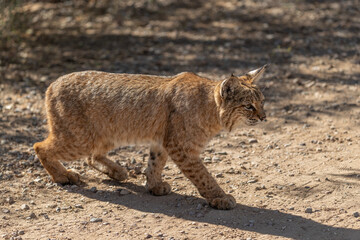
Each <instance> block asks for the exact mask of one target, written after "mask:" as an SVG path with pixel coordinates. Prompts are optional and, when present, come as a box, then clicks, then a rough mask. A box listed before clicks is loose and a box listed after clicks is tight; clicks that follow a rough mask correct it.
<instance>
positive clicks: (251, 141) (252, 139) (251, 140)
mask: <svg viewBox="0 0 360 240" xmlns="http://www.w3.org/2000/svg"><path fill="white" fill-rule="evenodd" d="M257 142H258V140H257V139H255V138H251V139H249V143H251V144H252V143H257Z"/></svg>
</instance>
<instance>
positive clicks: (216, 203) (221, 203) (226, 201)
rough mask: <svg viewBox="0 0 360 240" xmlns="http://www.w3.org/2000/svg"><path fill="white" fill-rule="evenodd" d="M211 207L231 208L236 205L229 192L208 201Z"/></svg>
mask: <svg viewBox="0 0 360 240" xmlns="http://www.w3.org/2000/svg"><path fill="white" fill-rule="evenodd" d="M209 204H210V206H211V207H213V208H216V209H220V210H229V209H233V208H234V207H235V206H236V201H235V198H234V197H233V196H231V195H230V194H227V195H225V196H224V197H219V198H214V199H212V200H211V201H209Z"/></svg>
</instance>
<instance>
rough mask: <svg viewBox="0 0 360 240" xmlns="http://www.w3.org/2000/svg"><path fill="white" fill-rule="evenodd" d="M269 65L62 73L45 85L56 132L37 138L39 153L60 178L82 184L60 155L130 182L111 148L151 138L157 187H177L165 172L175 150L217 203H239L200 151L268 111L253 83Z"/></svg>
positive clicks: (149, 172)
mask: <svg viewBox="0 0 360 240" xmlns="http://www.w3.org/2000/svg"><path fill="white" fill-rule="evenodd" d="M266 68H267V65H265V66H263V67H261V68H259V69H256V70H254V71H251V72H249V73H247V74H245V75H243V76H240V77H236V76H234V75H231V76H230V77H229V78H227V79H225V80H223V81H217V82H216V81H212V80H210V79H207V78H204V77H200V76H198V75H196V74H194V73H189V72H185V73H180V74H178V75H175V76H171V77H164V76H151V75H141V74H114V73H105V72H98V71H85V72H76V73H71V74H68V75H65V76H62V77H60V78H59V79H57V80H56V81H55V82H53V83H52V84H51V85H50V86H49V88H48V89H47V91H46V98H45V105H46V114H47V120H48V127H49V136H48V138H47V139H46V140H44V141H42V142H38V143H35V144H34V149H35V152H36V154H37V156H38V157H39V159H40V162H41V164H42V165H43V166H44V168H45V169H46V171H47V172H48V173H49V174H50V175H51V177H52V180H53V181H54V182H56V183H61V184H66V183H73V184H79V183H80V178H79V175H78V174H77V173H76V172H73V171H71V170H67V169H65V168H64V166H63V165H62V164H61V163H60V162H59V160H63V161H73V160H76V159H79V158H83V157H87V161H88V164H89V165H90V166H92V167H94V168H95V169H97V170H99V171H100V172H103V173H105V174H107V175H108V176H109V177H111V178H113V179H116V180H119V181H123V180H125V179H126V178H127V176H128V174H127V171H126V169H125V168H123V167H121V166H120V165H118V164H116V163H114V162H112V161H111V160H109V159H108V158H107V157H106V153H107V152H108V151H110V150H111V149H114V148H116V147H119V146H120V145H124V144H129V143H131V144H136V143H150V144H151V145H150V155H149V156H150V157H149V161H148V167H147V169H146V173H145V175H146V179H147V183H146V187H147V189H148V190H149V192H150V193H152V194H153V195H166V194H168V193H170V191H171V187H170V185H169V184H168V183H166V182H164V181H162V178H161V172H162V170H163V167H164V165H165V162H166V161H167V159H168V156H169V157H170V158H171V159H172V160H173V161H174V163H175V164H176V165H177V166H178V167H179V168H180V170H181V171H182V172H183V173H184V175H185V176H186V177H187V178H189V179H190V181H191V182H192V183H193V184H194V185H195V186H196V187H197V189H198V190H199V192H200V194H201V195H202V196H203V197H204V198H205V199H206V200H207V201H208V203H209V204H210V206H212V207H214V208H217V209H231V208H234V207H235V206H236V201H235V199H234V197H232V196H231V195H228V194H225V192H224V191H223V190H222V189H221V188H220V187H219V185H218V184H217V183H216V181H215V179H214V178H213V177H212V176H211V175H210V174H209V172H208V171H207V169H206V168H205V166H204V165H203V163H202V161H201V159H200V157H199V155H200V153H201V151H202V150H203V148H204V147H205V145H206V144H207V143H208V141H209V140H210V139H211V138H212V137H214V136H215V135H216V134H217V133H219V132H220V131H221V130H222V129H225V130H227V131H232V130H233V129H235V128H236V127H237V126H239V125H241V123H245V124H246V125H250V126H252V125H255V124H256V123H257V122H259V120H260V121H262V120H264V119H265V118H266V115H265V112H264V109H263V104H264V96H263V94H262V93H261V91H260V90H259V89H258V87H256V85H254V84H253V83H254V82H255V81H256V80H258V79H259V78H260V77H261V76H262V74H263V72H264V71H265V69H266Z"/></svg>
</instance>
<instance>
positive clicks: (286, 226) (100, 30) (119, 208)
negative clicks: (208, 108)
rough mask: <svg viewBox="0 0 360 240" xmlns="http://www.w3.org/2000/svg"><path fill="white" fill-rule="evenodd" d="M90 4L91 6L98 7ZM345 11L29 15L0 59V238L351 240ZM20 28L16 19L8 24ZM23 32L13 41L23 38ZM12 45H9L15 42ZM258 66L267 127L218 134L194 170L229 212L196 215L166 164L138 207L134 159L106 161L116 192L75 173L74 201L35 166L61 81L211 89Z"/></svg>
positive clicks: (329, 7) (214, 8)
mask: <svg viewBox="0 0 360 240" xmlns="http://www.w3.org/2000/svg"><path fill="white" fill-rule="evenodd" d="M101 4H104V5H101ZM359 6H360V5H359V4H358V1H341V2H337V1H316V2H315V3H314V2H313V1H305V0H302V1H296V3H293V1H270V0H269V1H267V0H266V1H248V0H245V1H194V0H193V1H183V3H178V1H170V0H164V1H136V3H133V2H132V1H121V3H119V4H118V5H116V4H114V3H111V1H90V3H89V4H85V3H83V2H82V1H77V3H76V4H73V3H72V2H69V1H68V2H65V3H45V2H41V1H39V2H37V3H35V2H31V1H29V3H27V4H25V5H23V6H20V7H19V8H17V9H16V11H15V13H16V14H19V15H16V14H15V15H14V16H13V17H15V18H16V21H15V23H14V24H15V25H14V26H15V27H14V30H13V32H12V34H13V35H12V37H6V35H3V36H2V37H1V45H0V47H1V51H0V67H1V68H0V110H1V112H0V141H1V142H0V169H1V172H0V238H3V239H253V240H254V239H311V240H312V239H334V240H345V239H354V240H357V239H360V217H359V212H360V161H359V157H360V148H359V142H360V88H359V80H360V56H359V52H360V47H359V46H360V44H359V43H360V38H359V34H358V33H359V31H360V17H359V16H360V11H359ZM20 16H21V17H20ZM22 28H25V29H22ZM19 32H22V33H23V34H16V33H19ZM268 62H271V64H272V66H271V68H270V70H269V72H268V73H266V75H265V77H264V79H263V80H262V81H261V82H260V83H259V85H260V86H261V87H262V88H263V89H264V93H265V96H266V98H267V103H266V107H265V108H266V111H267V115H268V122H266V123H264V124H261V125H259V126H257V127H256V128H244V129H238V130H236V131H234V132H232V133H221V134H220V135H219V136H217V137H216V138H214V139H213V140H212V141H211V142H210V144H209V145H208V146H207V147H206V149H205V151H204V153H203V155H202V157H203V159H204V162H205V163H206V166H207V167H208V169H209V170H210V171H211V173H212V174H213V175H214V176H215V177H216V179H217V180H218V182H219V183H220V185H221V186H222V187H223V189H225V190H226V192H229V193H231V194H233V196H234V197H235V198H236V200H237V202H238V205H237V207H236V208H235V209H234V210H231V211H218V210H214V209H212V208H209V207H208V206H207V205H206V202H205V200H204V199H202V198H201V197H200V196H199V194H198V193H197V191H196V189H195V187H194V186H193V185H192V184H191V183H190V182H189V181H188V180H187V179H186V178H185V177H184V176H183V175H182V174H181V173H180V172H179V170H178V168H177V167H176V166H175V164H174V163H173V162H171V161H169V162H168V163H167V166H166V167H165V170H164V179H165V180H166V181H168V182H169V183H170V184H171V186H172V190H173V193H172V194H170V195H168V196H164V197H154V196H151V195H149V194H148V193H147V192H146V191H145V188H144V187H143V186H144V183H145V178H144V175H143V174H142V172H143V171H144V168H145V167H146V158H147V155H148V149H147V148H146V146H137V147H135V146H129V147H123V148H121V149H116V150H114V151H113V152H110V153H109V157H110V158H111V159H112V160H114V161H117V162H119V163H120V164H122V165H125V166H127V167H128V169H129V170H134V171H135V172H136V174H134V177H132V178H130V179H129V180H128V181H127V182H125V183H118V182H115V181H112V180H109V179H108V178H107V177H106V176H104V175H101V174H99V173H98V172H95V171H93V170H92V169H90V168H89V167H88V166H87V165H86V164H85V163H84V162H82V161H78V162H75V163H72V164H67V167H69V168H74V169H76V170H77V171H78V172H79V173H81V174H82V178H83V181H84V182H85V183H86V184H87V185H86V186H82V187H77V186H57V185H55V184H53V183H51V181H50V179H49V177H48V175H47V174H46V172H45V171H44V169H43V168H42V166H41V165H40V163H39V161H38V159H36V158H35V157H34V151H33V149H32V144H33V143H34V142H37V141H39V140H41V139H43V138H44V137H45V136H46V129H45V122H44V121H43V116H42V112H43V98H44V92H45V89H46V87H47V86H48V85H49V84H50V83H51V82H52V81H53V80H55V79H56V78H57V77H59V76H61V75H63V74H65V73H68V72H72V71H80V70H84V69H97V70H104V71H111V72H128V73H135V72H136V73H148V74H149V73H150V74H163V75H171V74H175V73H178V72H182V71H193V72H197V73H199V74H200V75H203V76H207V77H210V78H213V79H222V78H224V77H225V76H228V75H230V74H231V73H235V74H240V73H243V72H245V71H247V70H251V69H253V68H256V67H259V66H261V65H263V64H265V63H268Z"/></svg>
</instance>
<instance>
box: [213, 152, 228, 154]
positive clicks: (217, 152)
mask: <svg viewBox="0 0 360 240" xmlns="http://www.w3.org/2000/svg"><path fill="white" fill-rule="evenodd" d="M216 154H217V155H227V152H217V153H216Z"/></svg>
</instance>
